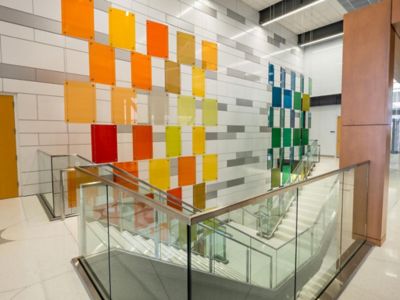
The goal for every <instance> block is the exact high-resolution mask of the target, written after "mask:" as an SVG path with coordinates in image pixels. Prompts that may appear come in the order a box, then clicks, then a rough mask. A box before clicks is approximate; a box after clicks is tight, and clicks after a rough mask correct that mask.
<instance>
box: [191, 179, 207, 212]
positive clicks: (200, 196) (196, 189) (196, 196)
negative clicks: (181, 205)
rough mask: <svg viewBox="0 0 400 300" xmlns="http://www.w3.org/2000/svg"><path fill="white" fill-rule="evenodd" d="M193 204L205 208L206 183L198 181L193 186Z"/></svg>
mask: <svg viewBox="0 0 400 300" xmlns="http://www.w3.org/2000/svg"><path fill="white" fill-rule="evenodd" d="M193 206H194V207H195V208H198V209H205V208H206V184H205V183H199V184H196V185H194V186H193Z"/></svg>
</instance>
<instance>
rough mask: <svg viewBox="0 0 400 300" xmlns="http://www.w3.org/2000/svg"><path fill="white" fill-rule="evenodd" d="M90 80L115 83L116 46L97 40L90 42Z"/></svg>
mask: <svg viewBox="0 0 400 300" xmlns="http://www.w3.org/2000/svg"><path fill="white" fill-rule="evenodd" d="M89 70H90V80H91V81H94V82H96V83H104V84H109V85H115V51H114V48H112V47H110V46H106V45H102V44H99V43H95V42H90V43H89Z"/></svg>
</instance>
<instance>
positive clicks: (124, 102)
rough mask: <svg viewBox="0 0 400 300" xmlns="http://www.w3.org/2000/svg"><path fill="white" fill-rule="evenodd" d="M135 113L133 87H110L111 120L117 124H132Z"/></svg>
mask: <svg viewBox="0 0 400 300" xmlns="http://www.w3.org/2000/svg"><path fill="white" fill-rule="evenodd" d="M135 113H136V93H135V90H134V89H129V88H120V87H113V88H112V89H111V116H112V122H113V123H114V124H118V125H129V124H133V123H134V120H135Z"/></svg>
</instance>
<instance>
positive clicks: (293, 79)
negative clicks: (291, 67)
mask: <svg viewBox="0 0 400 300" xmlns="http://www.w3.org/2000/svg"><path fill="white" fill-rule="evenodd" d="M290 79H291V80H290V89H291V90H292V91H294V90H296V72H294V71H292V72H291V73H290Z"/></svg>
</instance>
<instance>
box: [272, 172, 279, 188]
mask: <svg viewBox="0 0 400 300" xmlns="http://www.w3.org/2000/svg"><path fill="white" fill-rule="evenodd" d="M280 186H281V170H280V169H272V170H271V187H273V188H276V187H280Z"/></svg>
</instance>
